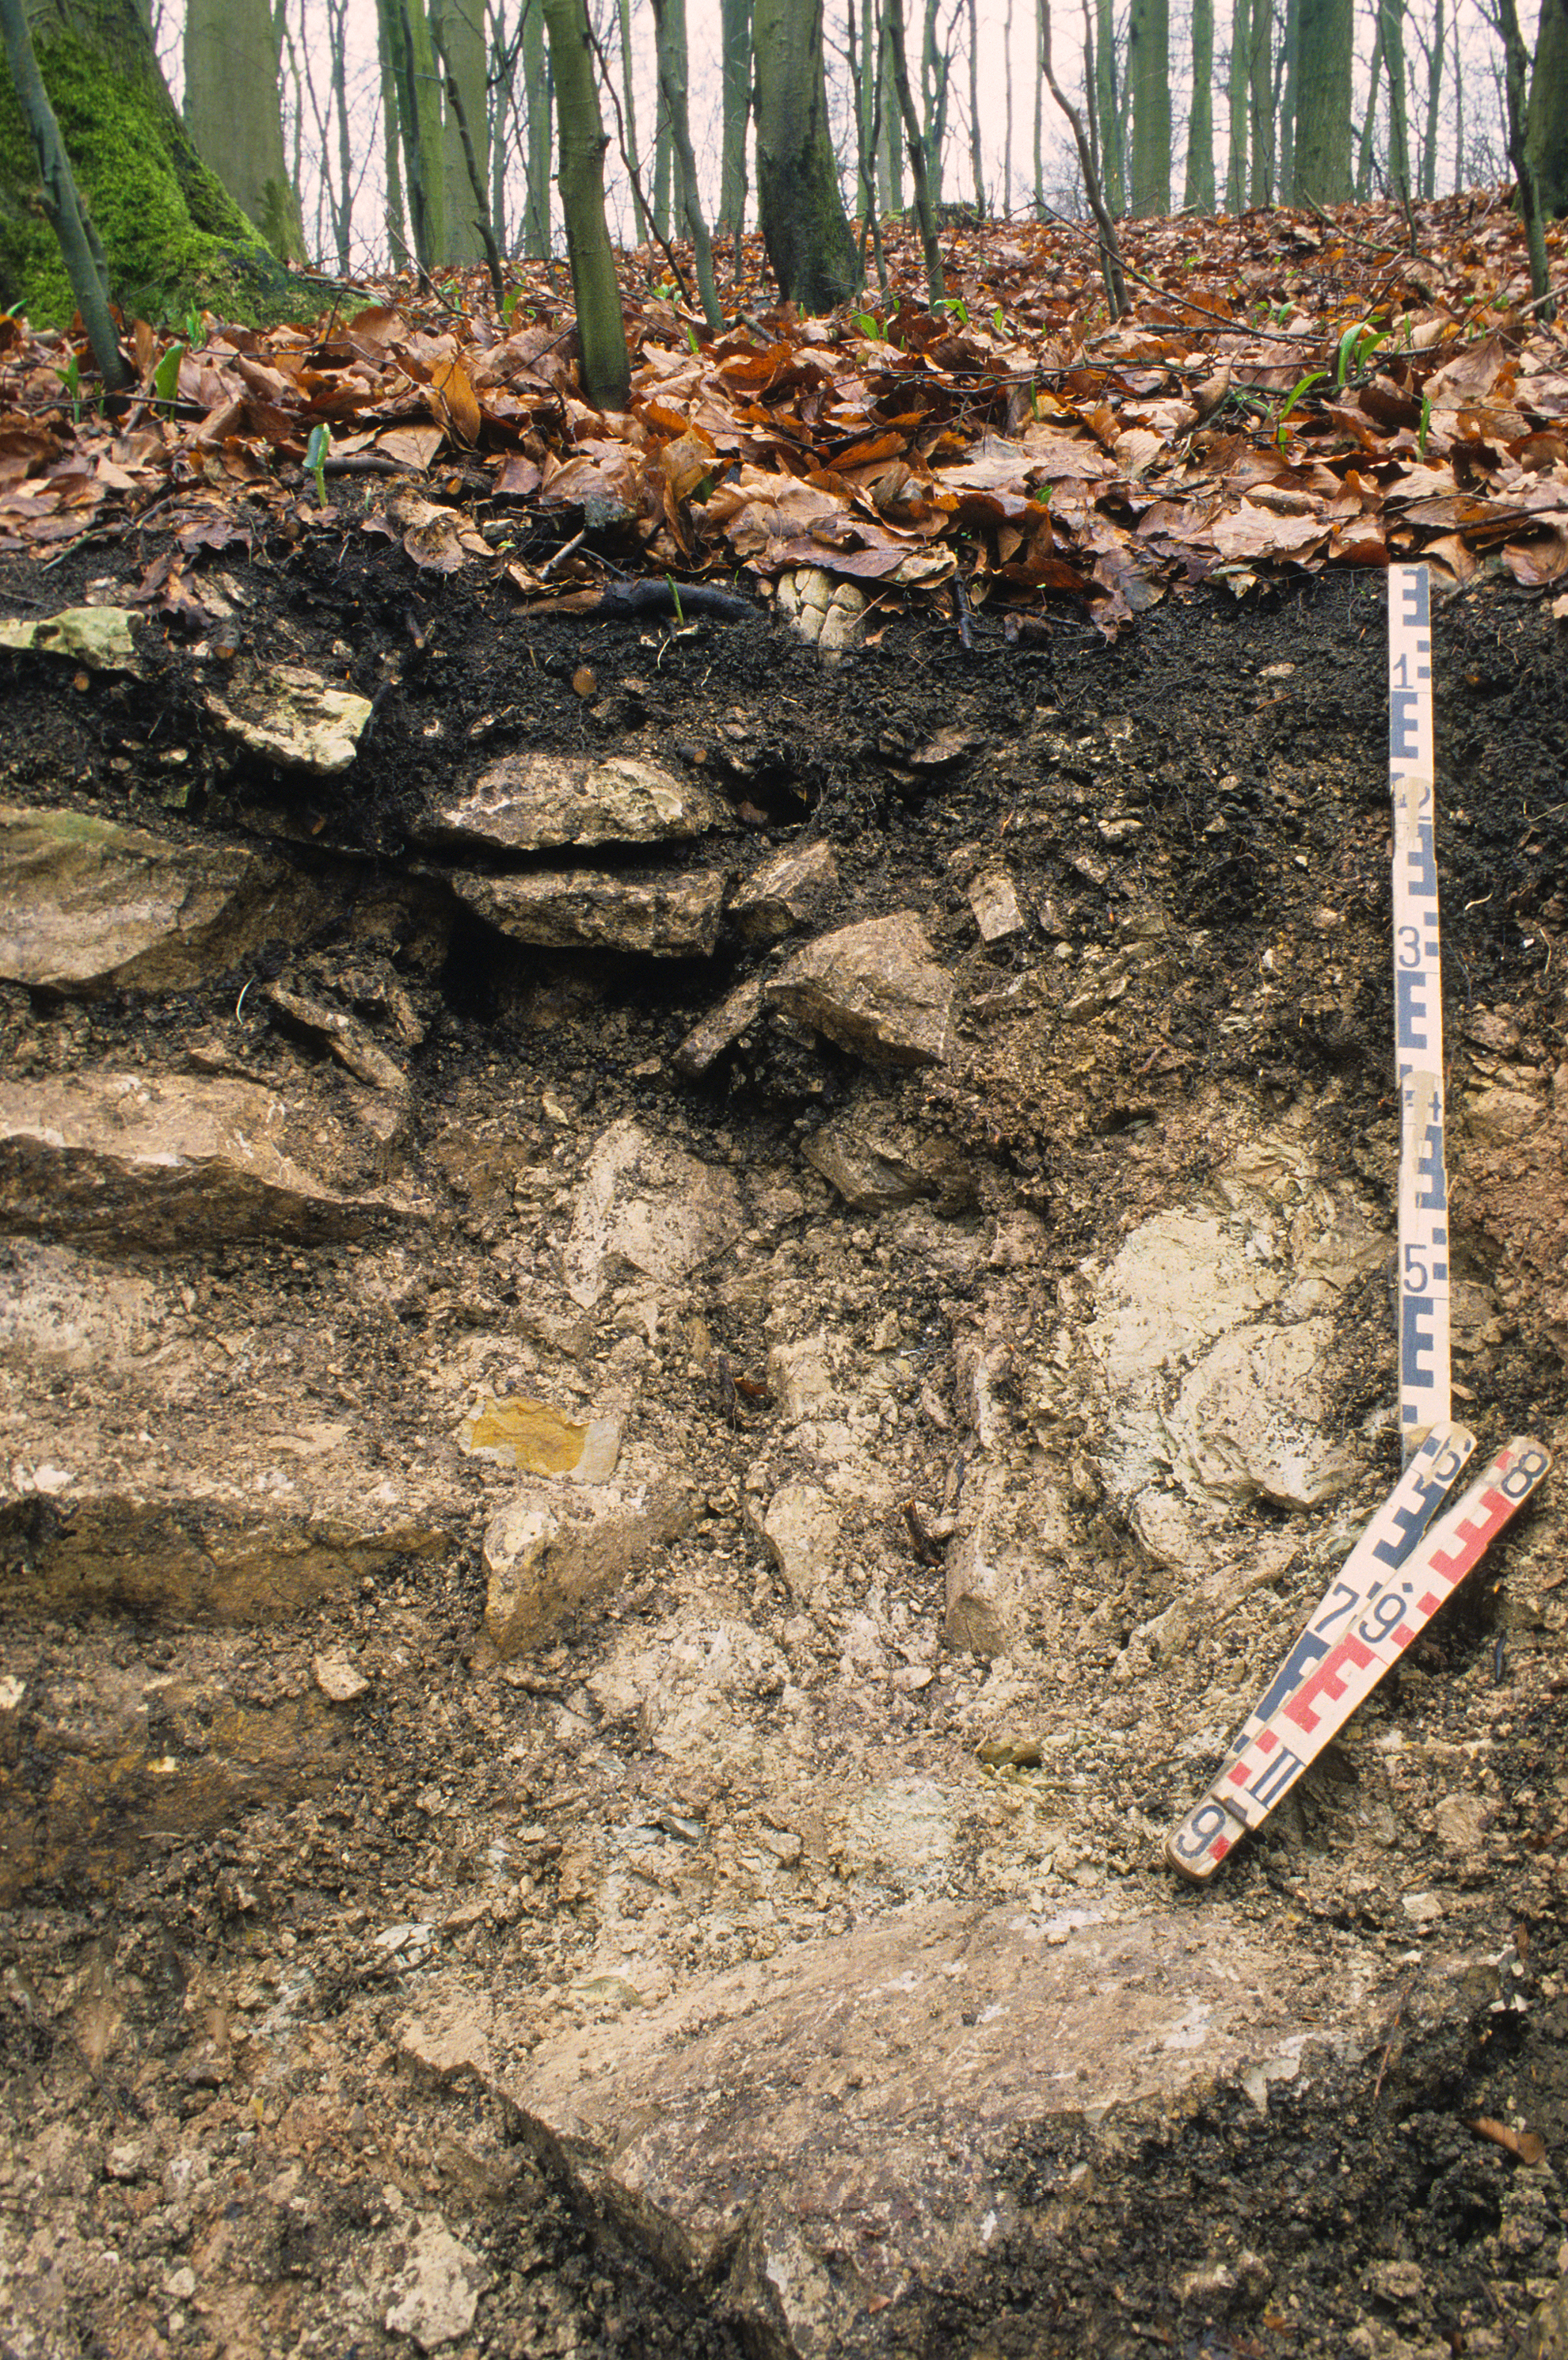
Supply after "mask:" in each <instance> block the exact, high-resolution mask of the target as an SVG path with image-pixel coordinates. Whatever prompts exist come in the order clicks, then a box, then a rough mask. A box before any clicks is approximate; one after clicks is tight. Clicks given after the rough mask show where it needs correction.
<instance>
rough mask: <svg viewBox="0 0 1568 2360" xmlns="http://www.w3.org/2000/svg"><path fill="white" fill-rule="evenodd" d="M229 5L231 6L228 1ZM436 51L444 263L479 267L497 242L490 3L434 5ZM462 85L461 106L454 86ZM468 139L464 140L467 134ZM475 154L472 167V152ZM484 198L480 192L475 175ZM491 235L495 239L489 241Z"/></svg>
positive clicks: (455, 0) (441, 1)
mask: <svg viewBox="0 0 1568 2360" xmlns="http://www.w3.org/2000/svg"><path fill="white" fill-rule="evenodd" d="M225 5H226V0H225ZM429 7H430V19H429V21H430V47H431V49H432V51H433V53H434V55H435V58H436V61H437V64H438V66H439V68H440V79H441V93H442V97H443V99H444V106H443V110H442V115H441V219H442V221H443V222H444V224H445V225H446V238H445V248H444V253H443V257H442V258H443V259H444V260H445V261H447V262H477V261H478V260H479V259H480V257H481V256H483V255H484V254H485V251H486V247H487V244H489V243H493V242H494V237H495V227H494V224H492V223H491V221H490V217H489V216H490V196H489V185H488V184H489V178H490V150H489V145H488V141H489V119H488V115H487V112H486V107H485V18H484V13H483V10H484V0H429ZM453 82H455V83H456V85H457V96H456V100H455V102H454V101H453V99H452V83H453ZM465 130H466V133H467V137H466V140H465V139H464V136H463V134H464V131H465ZM470 148H472V150H473V160H472V164H471V162H470V158H469V155H468V150H469V149H470ZM474 168H477V169H478V172H479V192H478V195H477V197H476V196H475V194H474ZM486 231H488V232H489V238H488V240H487V238H486Z"/></svg>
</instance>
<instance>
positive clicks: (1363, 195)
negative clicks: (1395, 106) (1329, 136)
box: [1356, 10, 1383, 204]
mask: <svg viewBox="0 0 1568 2360" xmlns="http://www.w3.org/2000/svg"><path fill="white" fill-rule="evenodd" d="M1382 75H1383V16H1382V11H1381V10H1379V11H1378V15H1377V32H1376V34H1375V35H1374V37H1373V41H1372V74H1371V80H1370V82H1369V83H1368V85H1367V112H1366V114H1365V115H1364V116H1363V117H1362V122H1361V144H1360V146H1359V147H1357V149H1356V202H1357V203H1358V204H1362V203H1365V202H1366V200H1367V191H1369V190H1370V188H1371V186H1372V135H1373V133H1374V131H1375V130H1376V129H1377V84H1378V82H1380V81H1381V80H1382Z"/></svg>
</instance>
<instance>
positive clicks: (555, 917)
mask: <svg viewBox="0 0 1568 2360" xmlns="http://www.w3.org/2000/svg"><path fill="white" fill-rule="evenodd" d="M452 890H453V891H454V892H455V893H456V894H457V895H458V897H459V898H460V900H462V901H465V902H466V903H467V905H468V907H469V908H470V909H471V910H473V911H474V912H475V914H476V915H477V916H479V917H481V918H483V919H485V922H486V923H487V924H489V925H492V926H497V927H499V929H500V931H501V932H502V934H510V935H511V937H512V939H513V941H514V942H519V943H530V944H534V945H538V946H539V947H540V948H541V949H551V950H605V951H635V952H638V953H640V954H642V955H643V956H647V957H651V958H706V957H708V956H711V954H712V952H713V948H714V945H716V943H717V941H718V936H719V920H720V918H721V916H722V915H723V913H724V897H725V892H726V890H727V880H726V879H725V878H724V877H723V876H720V875H714V876H709V875H705V874H699V875H695V876H681V875H675V876H664V877H621V876H614V875H611V874H609V873H607V872H602V871H600V870H597V869H565V870H561V871H555V870H550V871H548V872H545V873H543V874H540V875H535V876H528V877H475V876H469V875H460V876H455V877H453V878H452Z"/></svg>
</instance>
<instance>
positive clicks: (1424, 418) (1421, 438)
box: [1416, 393, 1432, 463]
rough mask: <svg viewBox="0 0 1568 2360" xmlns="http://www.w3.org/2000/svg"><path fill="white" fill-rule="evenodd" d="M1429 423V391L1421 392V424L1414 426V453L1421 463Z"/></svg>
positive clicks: (1424, 456)
mask: <svg viewBox="0 0 1568 2360" xmlns="http://www.w3.org/2000/svg"><path fill="white" fill-rule="evenodd" d="M1431 425H1432V396H1431V394H1430V393H1423V394H1422V396H1421V424H1420V425H1419V426H1418V427H1417V428H1416V453H1417V456H1418V457H1419V458H1420V459H1421V460H1422V461H1423V463H1424V461H1425V458H1426V438H1427V433H1428V431H1429V429H1430V427H1431Z"/></svg>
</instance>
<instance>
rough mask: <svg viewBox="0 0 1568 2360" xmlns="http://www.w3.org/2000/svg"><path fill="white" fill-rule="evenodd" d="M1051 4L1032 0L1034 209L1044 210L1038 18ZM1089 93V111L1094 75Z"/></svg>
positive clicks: (1042, 78) (1042, 95)
mask: <svg viewBox="0 0 1568 2360" xmlns="http://www.w3.org/2000/svg"><path fill="white" fill-rule="evenodd" d="M1050 5H1051V0H1034V156H1033V163H1034V209H1035V212H1036V213H1038V214H1041V215H1043V213H1044V212H1045V72H1044V69H1043V67H1042V65H1041V62H1040V18H1041V16H1043V15H1044V14H1045V12H1046V10H1047V9H1048V8H1049V7H1050ZM1085 87H1086V89H1087V90H1088V92H1089V93H1091V95H1090V101H1089V104H1090V112H1091V114H1093V111H1094V98H1093V92H1094V77H1093V75H1091V76H1090V77H1089V79H1088V82H1087V83H1086V85H1085Z"/></svg>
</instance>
